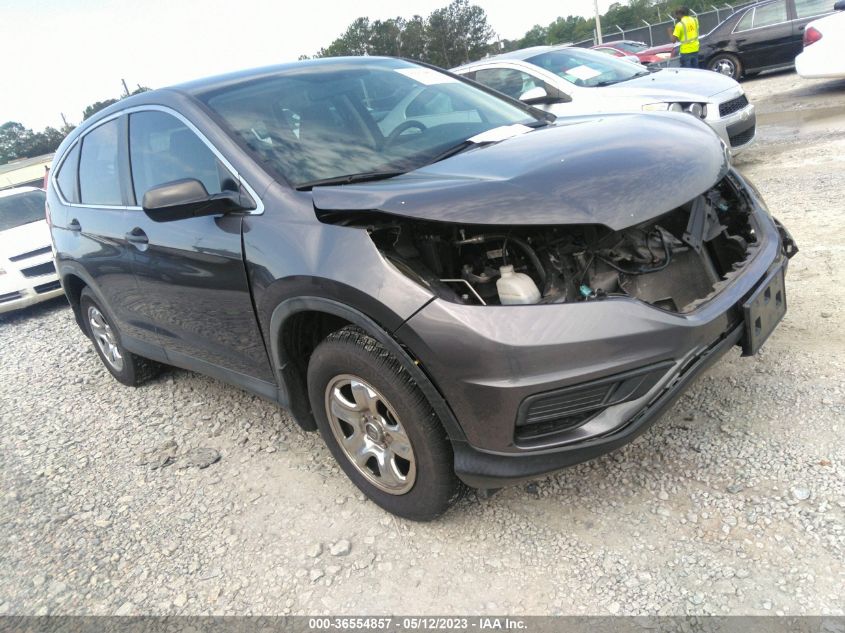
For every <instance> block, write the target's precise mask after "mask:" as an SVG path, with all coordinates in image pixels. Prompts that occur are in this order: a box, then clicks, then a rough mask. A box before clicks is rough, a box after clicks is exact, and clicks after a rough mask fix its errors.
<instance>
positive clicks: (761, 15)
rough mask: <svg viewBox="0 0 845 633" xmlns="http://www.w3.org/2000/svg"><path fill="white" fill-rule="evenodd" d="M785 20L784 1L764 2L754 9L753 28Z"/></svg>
mask: <svg viewBox="0 0 845 633" xmlns="http://www.w3.org/2000/svg"><path fill="white" fill-rule="evenodd" d="M782 22H786V2H785V1H784V0H778V2H772V3H771V4H764V5H763V6H761V7H757V8H756V9H754V28H755V29H759V28H760V27H761V26H773V25H775V24H781V23H782Z"/></svg>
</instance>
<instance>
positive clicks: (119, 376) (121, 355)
mask: <svg viewBox="0 0 845 633" xmlns="http://www.w3.org/2000/svg"><path fill="white" fill-rule="evenodd" d="M79 307H80V310H81V311H82V318H83V322H84V324H85V329H86V333H87V334H88V337H89V338H90V339H91V340H92V341H93V342H94V349H95V350H97V355H98V356H99V357H100V360H101V361H103V365H105V366H106V369H108V370H109V373H111V375H112V376H114V377H115V379H116V380H117V381H118V382H121V383H123V384H124V385H129V386H130V387H136V386H138V385H140V384H142V383H144V382H146V381H147V380H149V379H150V378H153V377H154V376H156V375H158V373H159V372H160V371H161V365H159V364H158V363H156V362H154V361H151V360H149V359H147V358H143V357H141V356H138V355H136V354H133V353H132V352H130V351H128V350H127V349H126V348H124V347H123V344H122V343H121V342H120V333H119V332H118V331H117V327H116V326H115V325H114V323H112V322H111V320H110V319H109V318H108V317H107V316H106V313H105V311H104V310H103V309H102V307H101V306H100V304H99V303H98V302H97V299H96V298H95V297H94V293H92V292H91V291H90V290H89V289H88V288H85V289H84V290H83V291H82V295H81V297H80V301H79Z"/></svg>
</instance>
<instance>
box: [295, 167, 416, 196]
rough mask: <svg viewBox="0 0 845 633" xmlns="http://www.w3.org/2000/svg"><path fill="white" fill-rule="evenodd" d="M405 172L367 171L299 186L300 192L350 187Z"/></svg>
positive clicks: (312, 181) (321, 179) (322, 179)
mask: <svg viewBox="0 0 845 633" xmlns="http://www.w3.org/2000/svg"><path fill="white" fill-rule="evenodd" d="M404 173H406V172H404V171H396V170H394V171H366V172H362V173H360V174H346V175H344V176H332V177H331V178H320V179H319V180H310V181H308V182H304V183H302V184H301V185H297V186H296V188H297V190H298V191H304V190H306V189H311V187H321V186H323V185H350V184H352V183H354V182H371V181H373V180H385V179H387V178H393V177H394V176H401V175H402V174H404Z"/></svg>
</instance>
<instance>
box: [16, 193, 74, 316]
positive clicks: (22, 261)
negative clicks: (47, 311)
mask: <svg viewBox="0 0 845 633" xmlns="http://www.w3.org/2000/svg"><path fill="white" fill-rule="evenodd" d="M45 199H46V194H45V193H44V191H43V190H42V189H37V188H35V187H16V188H14V189H6V190H3V191H0V314H2V313H4V312H10V311H12V310H17V309H18V308H24V307H26V306H29V305H32V304H33V303H38V302H39V301H46V300H47V299H52V298H53V297H58V296H59V295H61V294H62V293H63V292H64V291H63V290H62V286H61V284H60V283H59V277H58V275H57V274H56V267H55V265H54V263H53V249H52V245H51V242H50V229H49V227H48V226H47V220H46V218H45V215H44V202H45Z"/></svg>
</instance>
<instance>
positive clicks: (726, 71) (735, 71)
mask: <svg viewBox="0 0 845 633" xmlns="http://www.w3.org/2000/svg"><path fill="white" fill-rule="evenodd" d="M707 67H708V68H709V69H710V70H712V71H714V72H717V73H719V74H721V75H725V76H726V77H730V78H731V79H735V80H736V81H739V78H740V77H741V76H742V62H741V61H739V58H738V57H737V56H736V55H732V54H731V53H718V54H717V55H714V56H713V57H711V58H710V61H709V62H708V63H707Z"/></svg>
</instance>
